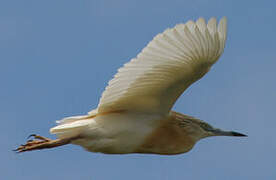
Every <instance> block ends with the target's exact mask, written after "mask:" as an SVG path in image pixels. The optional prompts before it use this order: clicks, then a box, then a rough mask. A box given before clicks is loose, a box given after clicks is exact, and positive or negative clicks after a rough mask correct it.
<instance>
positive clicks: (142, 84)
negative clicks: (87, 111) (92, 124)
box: [98, 17, 226, 113]
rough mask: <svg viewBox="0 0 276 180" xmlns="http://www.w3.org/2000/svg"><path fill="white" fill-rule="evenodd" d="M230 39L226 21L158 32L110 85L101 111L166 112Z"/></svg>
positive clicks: (188, 24) (203, 71) (201, 23)
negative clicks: (228, 38) (227, 33)
mask: <svg viewBox="0 0 276 180" xmlns="http://www.w3.org/2000/svg"><path fill="white" fill-rule="evenodd" d="M225 40H226V18H225V17H224V18H222V19H221V20H220V22H219V24H218V25H217V21H216V19H215V18H211V19H210V20H209V21H208V24H207V25H206V23H205V20H204V19H203V18H199V19H198V20H197V21H196V22H193V21H189V22H187V23H186V24H179V25H176V26H175V27H174V28H172V29H167V30H166V31H164V32H163V33H161V34H158V35H157V36H156V37H155V38H154V39H153V40H152V41H151V42H150V43H149V44H148V45H147V46H146V47H145V48H144V49H143V50H142V52H141V53H140V54H138V56H137V57H136V58H134V59H132V60H131V61H130V62H128V63H126V64H125V65H124V66H123V67H122V68H120V69H119V70H118V73H117V74H116V75H115V76H114V78H113V79H112V80H111V81H110V82H109V83H108V86H107V87H106V89H105V91H104V92H103V94H102V97H101V99H100V102H99V105H98V113H102V112H109V111H117V110H131V111H138V112H150V113H167V112H169V111H170V109H171V108H172V106H173V104H174V103H175V101H176V100H177V98H178V97H179V96H180V95H181V94H182V92H183V91H184V90H185V89H187V88H188V87H189V86H190V85H191V84H192V83H193V82H195V81H197V80H198V79H200V78H201V77H202V76H203V75H204V74H206V73H207V72H208V70H209V69H210V67H211V66H212V65H213V64H214V63H215V62H216V61H217V60H218V58H219V56H220V55H221V54H222V52H223V49H224V44H225Z"/></svg>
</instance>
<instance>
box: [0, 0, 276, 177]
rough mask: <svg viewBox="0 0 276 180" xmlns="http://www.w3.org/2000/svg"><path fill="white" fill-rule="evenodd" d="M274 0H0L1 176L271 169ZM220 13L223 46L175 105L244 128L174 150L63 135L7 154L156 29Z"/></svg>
mask: <svg viewBox="0 0 276 180" xmlns="http://www.w3.org/2000/svg"><path fill="white" fill-rule="evenodd" d="M275 7H276V3H275V1H272V0H271V1H268V0H262V1H254V0H244V1H238V0H237V1H234V0H232V1H230V0H228V1H227V0H224V1H222V0H192V1H190V0H189V1H188V0H167V1H163V0H158V1H150V0H137V1H132V0H109V1H107V0H93V1H92V0H91V1H88V0H79V1H74V0H58V1H54V0H47V1H41V0H24V1H22V0H1V1H0V116H1V126H0V138H1V148H0V152H1V153H0V154H1V155H0V157H1V161H0V179H1V180H18V179H20V180H30V179H39V180H49V179H53V180H55V179H66V180H75V179H81V180H102V179H103V180H110V179H118V180H122V179H127V180H129V179H131V180H141V179H151V180H152V179H158V180H159V179H162V180H163V179H164V180H169V179H170V180H171V179H181V180H184V179H208V180H211V179H212V180H214V179H224V180H233V179H235V180H245V179H250V180H260V179H269V180H270V179H271V180H272V179H275V178H276V168H275V161H276V156H275V152H276V143H275V142H276V141H275V137H276V135H275V133H276V131H275V129H276V120H275V107H276V91H275V90H276V83H275V77H276V72H275V67H276V58H275V57H276V55H275V53H276V47H275V40H276V36H275V32H276V20H275V18H276V10H275ZM212 16H215V17H217V18H221V17H222V16H226V17H227V18H228V40H227V43H226V48H225V51H224V54H223V55H222V57H221V58H220V61H218V63H217V64H215V65H214V67H213V69H212V70H211V71H210V72H209V73H208V74H207V75H206V76H205V77H204V78H203V79H201V80H200V81H198V82H197V83H195V84H194V85H192V87H190V88H189V89H188V90H187V91H186V92H185V93H184V94H183V95H182V97H181V98H180V99H179V100H178V101H177V103H176V105H175V106H174V110H177V111H180V112H182V113H185V114H189V115H192V116H195V117H198V118H200V119H202V120H205V121H207V122H208V123H210V124H212V125H214V126H215V127H219V128H222V129H226V130H236V131H239V132H242V133H245V134H248V135H249V137H248V138H230V137H214V138H207V139H204V140H201V141H200V142H199V143H197V144H196V146H195V147H194V149H192V151H190V152H189V153H186V154H182V155H176V156H159V155H139V154H133V155H104V154H97V153H89V152H86V151H84V150H83V149H82V148H81V147H78V146H75V145H67V146H64V147H60V148H57V149H52V150H45V151H37V152H30V153H23V154H15V153H14V152H12V151H11V150H12V149H14V148H15V147H16V146H18V145H20V144H21V143H23V142H25V140H26V137H27V136H28V135H29V134H31V133H39V134H41V135H44V136H47V137H51V138H54V136H52V135H49V132H48V130H49V128H51V127H52V126H54V125H55V120H58V119H61V118H63V117H66V116H72V115H79V114H84V113H86V112H87V111H89V110H91V109H93V108H95V107H96V106H97V103H98V100H99V97H100V95H101V92H102V91H103V89H104V87H105V86H106V84H107V81H108V80H109V79H111V77H112V76H113V75H114V73H115V72H116V70H117V68H119V67H120V66H122V65H123V64H124V63H126V62H127V61H128V60H130V59H131V58H133V57H135V56H136V55H137V53H138V52H140V51H141V49H142V48H143V47H144V46H145V45H146V44H147V43H148V42H149V41H150V40H151V39H152V38H153V37H154V36H155V35H156V34H157V33H160V32H163V31H164V30H165V29H166V28H168V27H173V26H174V25H175V24H178V23H181V22H186V21H187V20H190V19H193V20H196V19H197V18H198V17H204V18H210V17H212Z"/></svg>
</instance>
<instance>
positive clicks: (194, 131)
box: [175, 113, 247, 141]
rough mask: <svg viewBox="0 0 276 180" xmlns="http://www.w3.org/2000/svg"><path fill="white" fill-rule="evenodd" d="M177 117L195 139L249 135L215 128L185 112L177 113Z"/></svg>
mask: <svg viewBox="0 0 276 180" xmlns="http://www.w3.org/2000/svg"><path fill="white" fill-rule="evenodd" d="M175 117H176V119H178V120H179V121H178V122H180V126H181V127H182V128H184V130H185V132H187V134H189V135H190V137H192V138H194V140H195V141H197V140H200V139H202V138H206V137H211V136H235V137H242V136H247V135H245V134H241V133H238V132H235V131H224V130H221V129H218V128H214V127H213V126H211V125H210V124H208V123H206V122H204V121H202V120H199V119H197V118H194V117H191V116H187V115H184V114H180V113H176V114H175Z"/></svg>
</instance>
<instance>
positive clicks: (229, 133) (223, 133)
mask: <svg viewBox="0 0 276 180" xmlns="http://www.w3.org/2000/svg"><path fill="white" fill-rule="evenodd" d="M212 133H213V135H214V136H237V137H247V135H245V134H242V133H238V132H235V131H223V130H221V129H214V130H212Z"/></svg>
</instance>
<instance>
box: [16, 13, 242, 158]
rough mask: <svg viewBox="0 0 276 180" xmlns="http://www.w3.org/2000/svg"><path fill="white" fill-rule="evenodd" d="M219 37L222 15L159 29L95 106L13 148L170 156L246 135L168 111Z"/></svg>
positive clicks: (203, 67) (204, 68)
mask: <svg viewBox="0 0 276 180" xmlns="http://www.w3.org/2000/svg"><path fill="white" fill-rule="evenodd" d="M225 41H226V18H225V17H224V18H222V19H221V20H220V21H219V23H217V21H216V19H215V18H211V19H210V20H209V21H208V23H207V24H206V22H205V20H204V19H203V18H199V19H198V20H197V21H196V22H193V21H188V22H187V23H185V24H178V25H176V26H175V27H174V28H171V29H167V30H165V31H164V32H163V33H160V34H158V35H157V36H155V37H154V39H153V40H152V41H151V42H149V44H148V45H147V46H146V47H145V48H144V49H143V50H142V52H141V53H139V54H138V56H137V57H136V58H133V59H131V60H130V61H129V62H128V63H126V64H125V65H124V66H123V67H122V68H120V69H119V70H118V72H117V74H116V75H115V76H114V78H113V79H112V80H111V81H109V83H108V86H107V87H106V88H105V91H104V92H103V94H102V97H101V98H100V102H99V104H98V107H97V108H96V109H94V110H92V111H90V112H89V113H88V114H87V115H83V116H73V117H68V118H64V119H62V120H60V121H58V122H57V123H58V125H57V126H55V127H53V128H51V129H50V132H51V133H52V134H56V135H57V137H58V138H57V139H55V140H51V139H49V138H45V137H42V136H39V135H35V134H33V135H31V136H33V138H32V140H29V141H27V143H26V144H24V145H21V146H20V147H18V148H17V149H16V151H17V152H25V151H32V150H38V149H46V148H53V147H58V146H62V145H65V144H76V145H80V146H82V147H84V148H85V149H86V150H87V151H91V152H101V153H106V154H128V153H150V154H163V155H170V154H180V153H185V152H188V151H189V150H191V149H192V148H193V146H194V145H195V143H196V142H197V141H199V140H200V139H202V138H206V137H211V136H246V135H244V134H241V133H237V132H234V131H223V130H220V129H217V128H214V127H212V126H211V125H209V124H208V123H206V122H204V121H202V120H199V119H197V118H194V117H191V116H188V115H184V114H181V113H178V112H175V111H172V110H171V108H172V107H173V105H174V103H175V101H176V100H177V98H178V97H179V96H180V95H181V94H182V93H183V91H185V90H186V89H187V88H188V87H189V86H190V85H191V84H192V83H194V82H195V81H197V80H199V79H200V78H201V77H203V76H204V75H205V74H206V73H207V72H208V71H209V70H210V68H211V66H212V65H213V64H214V63H215V62H216V61H217V60H218V59H219V57H220V55H221V54H222V52H223V50H224V45H225Z"/></svg>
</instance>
